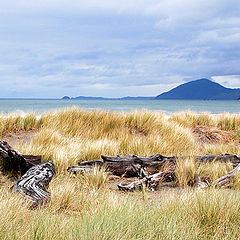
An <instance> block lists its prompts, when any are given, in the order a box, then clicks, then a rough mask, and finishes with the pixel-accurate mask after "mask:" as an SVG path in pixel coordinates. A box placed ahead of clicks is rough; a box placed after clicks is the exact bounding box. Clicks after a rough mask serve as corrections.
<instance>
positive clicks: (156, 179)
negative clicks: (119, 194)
mask: <svg viewBox="0 0 240 240" xmlns="http://www.w3.org/2000/svg"><path fill="white" fill-rule="evenodd" d="M175 180H176V176H175V173H174V172H173V171H163V172H159V173H155V174H153V175H149V176H145V177H144V178H142V179H139V180H136V181H134V182H130V183H120V184H118V189H119V190H123V191H133V190H136V189H142V187H143V185H145V186H146V187H148V188H149V189H150V190H151V191H156V190H157V189H158V187H159V185H160V183H163V182H173V181H175Z"/></svg>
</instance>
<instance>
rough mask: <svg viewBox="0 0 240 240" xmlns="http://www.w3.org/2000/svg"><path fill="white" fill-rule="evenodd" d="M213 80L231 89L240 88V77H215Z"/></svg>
mask: <svg viewBox="0 0 240 240" xmlns="http://www.w3.org/2000/svg"><path fill="white" fill-rule="evenodd" d="M212 79H213V80H214V81H215V82H217V83H220V84H221V85H223V86H224V87H229V88H240V75H228V76H213V77H212Z"/></svg>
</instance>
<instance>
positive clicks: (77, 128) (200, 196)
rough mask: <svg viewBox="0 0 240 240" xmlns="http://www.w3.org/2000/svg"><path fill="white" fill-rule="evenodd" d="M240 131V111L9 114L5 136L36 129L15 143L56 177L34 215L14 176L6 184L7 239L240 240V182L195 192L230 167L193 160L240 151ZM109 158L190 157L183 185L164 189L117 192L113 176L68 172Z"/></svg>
mask: <svg viewBox="0 0 240 240" xmlns="http://www.w3.org/2000/svg"><path fill="white" fill-rule="evenodd" d="M239 127H240V115H236V114H235V115H231V114H227V113H224V114H221V115H218V116H213V115H211V114H209V113H203V114H197V113H194V112H185V113H176V114H171V115H170V116H166V115H165V114H163V113H159V112H151V111H147V110H141V111H134V112H130V113H126V112H122V113H115V112H107V111H91V112H89V111H85V110H82V109H78V108H76V107H73V108H70V109H65V110H59V111H54V112H47V113H44V114H42V116H41V117H40V118H39V117H38V118H37V116H36V115H35V114H29V115H26V116H25V117H21V116H13V115H2V116H0V134H1V136H2V139H4V136H6V134H8V133H11V132H15V133H16V132H19V131H20V132H24V131H31V130H37V131H38V132H37V134H36V135H35V136H34V138H33V139H32V140H31V141H30V142H27V143H25V144H24V143H19V144H17V145H15V146H14V147H15V148H17V149H18V150H19V151H20V152H23V153H26V154H42V155H43V157H44V160H51V161H53V162H54V164H55V166H56V168H57V175H56V177H55V178H54V179H53V180H52V182H51V183H50V186H49V191H50V192H51V195H52V197H51V201H50V202H49V203H48V204H47V205H46V206H44V207H41V208H39V209H36V210H30V209H29V206H28V204H27V203H26V201H25V200H24V199H23V198H22V197H21V196H19V195H17V194H12V193H11V192H10V191H9V190H8V189H9V187H10V186H11V182H10V180H8V179H7V178H6V177H2V179H0V184H1V188H0V213H1V215H2V216H3V217H2V218H1V220H0V223H1V224H0V239H239V230H240V229H239V228H240V227H239V226H240V225H239V223H240V216H239V214H238V212H239V210H240V192H239V191H238V190H239V188H240V176H238V175H237V176H236V177H235V178H233V179H232V182H231V184H230V186H229V187H231V189H212V188H210V189H207V190H194V189H191V188H189V187H188V185H189V182H192V181H193V180H194V173H195V172H197V173H198V174H199V175H200V176H202V177H205V178H206V179H207V180H208V181H209V182H212V181H214V180H215V179H217V178H218V177H220V176H222V175H224V174H225V173H227V172H228V171H230V170H231V166H230V165H229V164H225V163H218V162H212V163H204V164H198V163H195V162H194V161H193V156H195V155H203V154H206V153H212V154H225V153H230V154H240V149H239V141H240V136H239V130H240V129H239ZM196 129H197V131H196ZM199 129H200V130H199ZM202 129H203V130H202ZM226 134H227V135H226ZM199 135H207V139H210V141H205V139H206V138H204V137H203V138H201V136H199ZM216 136H217V137H216ZM226 136H227V137H226ZM226 138H227V140H226ZM211 139H214V141H212V142H211ZM101 154H104V155H116V154H126V155H127V154H136V155H151V154H162V155H166V156H173V155H177V156H189V158H187V159H184V160H181V161H179V162H178V163H177V169H176V175H177V181H178V184H179V187H178V188H177V189H168V190H164V189H163V190H160V191H159V192H156V193H151V192H148V190H147V189H144V191H143V192H138V191H137V192H135V193H121V192H118V191H117V190H113V189H110V188H109V183H108V175H107V174H106V173H105V172H104V170H103V169H99V168H94V169H93V171H90V172H88V173H86V174H85V175H83V176H82V175H77V176H75V175H69V174H68V173H67V172H66V169H67V167H68V166H71V165H76V164H77V163H78V162H79V161H85V160H93V159H100V156H101ZM112 184H114V183H112Z"/></svg>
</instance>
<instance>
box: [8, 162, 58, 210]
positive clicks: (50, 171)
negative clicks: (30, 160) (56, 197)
mask: <svg viewBox="0 0 240 240" xmlns="http://www.w3.org/2000/svg"><path fill="white" fill-rule="evenodd" d="M54 175H55V166H54V164H53V163H52V162H44V163H40V164H38V165H36V166H33V167H31V168H30V169H29V170H28V171H27V172H26V173H25V174H24V175H23V176H22V177H21V178H20V179H19V180H17V182H16V183H15V184H14V185H13V186H12V190H13V191H14V192H19V193H21V194H22V195H24V196H25V197H26V198H28V199H29V200H30V201H31V202H32V205H33V207H36V206H38V205H42V204H44V203H46V202H47V201H48V200H49V199H50V193H49V192H48V191H47V190H46V187H47V186H48V185H49V183H50V181H51V180H52V177H53V176H54Z"/></svg>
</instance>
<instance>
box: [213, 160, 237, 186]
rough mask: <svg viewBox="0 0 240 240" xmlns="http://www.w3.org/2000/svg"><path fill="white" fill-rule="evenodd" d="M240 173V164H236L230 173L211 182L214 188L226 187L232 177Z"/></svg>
mask: <svg viewBox="0 0 240 240" xmlns="http://www.w3.org/2000/svg"><path fill="white" fill-rule="evenodd" d="M239 172H240V164H238V165H237V166H236V167H235V168H234V169H233V170H232V171H230V172H228V173H227V174H226V175H224V176H222V177H220V178H218V179H217V180H215V181H214V182H213V186H215V187H223V186H225V185H228V184H229V183H230V182H231V179H232V177H233V176H235V175H236V174H238V173H239Z"/></svg>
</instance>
